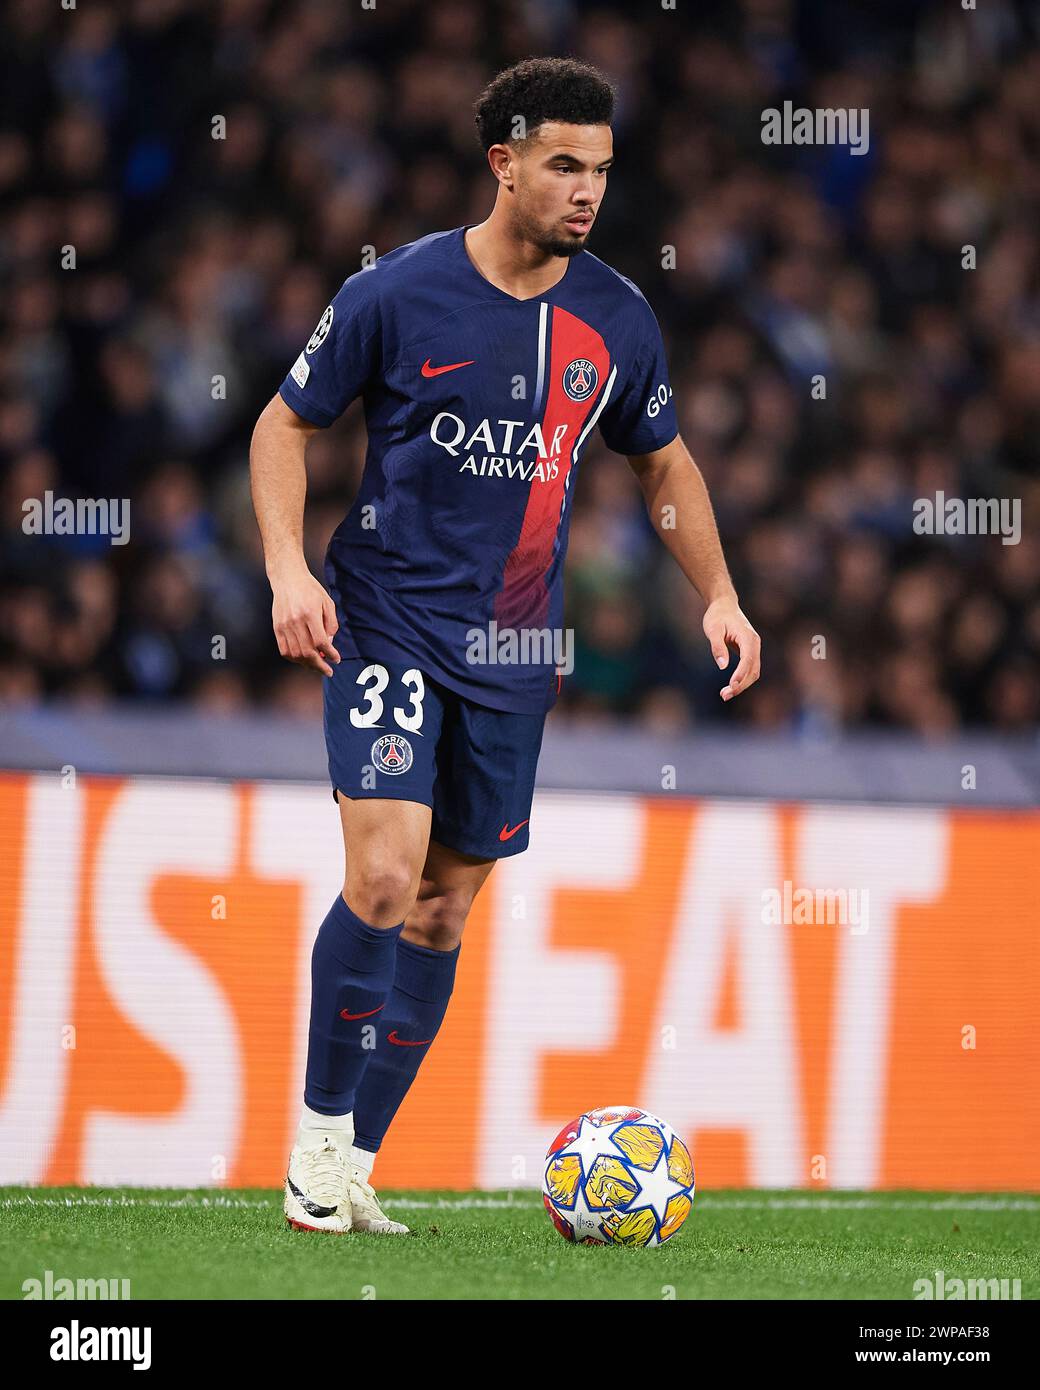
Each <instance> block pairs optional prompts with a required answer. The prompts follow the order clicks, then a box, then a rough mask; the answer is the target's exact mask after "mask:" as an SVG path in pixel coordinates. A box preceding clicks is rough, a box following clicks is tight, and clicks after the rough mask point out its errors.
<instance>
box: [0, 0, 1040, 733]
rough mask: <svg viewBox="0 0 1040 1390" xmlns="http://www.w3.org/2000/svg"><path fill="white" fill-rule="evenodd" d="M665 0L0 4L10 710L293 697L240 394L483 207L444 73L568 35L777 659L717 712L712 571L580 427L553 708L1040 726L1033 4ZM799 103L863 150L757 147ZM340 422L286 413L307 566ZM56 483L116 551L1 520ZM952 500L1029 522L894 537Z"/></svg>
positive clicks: (344, 497)
mask: <svg viewBox="0 0 1040 1390" xmlns="http://www.w3.org/2000/svg"><path fill="white" fill-rule="evenodd" d="M683 9H684V7H683V6H682V5H681V4H680V5H678V6H677V7H676V8H675V9H674V10H669V9H665V8H663V7H662V6H661V5H659V4H657V3H647V4H623V3H617V4H609V3H589V4H582V3H575V2H574V0H527V3H491V0H488V2H487V3H484V2H483V0H438V3H432V2H428V0H378V3H377V4H376V5H375V7H374V8H373V9H364V8H362V6H361V4H360V3H357V4H355V3H347V0H210V2H207V0H126V2H125V3H116V0H91V3H90V4H89V5H80V6H79V7H77V8H76V9H74V10H62V9H61V8H60V7H59V6H57V5H51V6H44V5H41V4H39V3H38V2H37V0H11V2H10V3H9V4H7V6H6V9H5V10H4V12H3V17H2V20H0V48H2V52H3V54H4V58H3V72H2V80H0V284H2V287H3V293H2V299H0V317H2V321H3V331H2V339H0V463H2V483H0V489H2V491H0V545H2V562H0V703H9V702H17V703H33V702H39V701H45V700H66V701H74V702H78V703H79V704H81V705H82V704H92V703H97V702H104V701H106V700H109V699H110V698H112V697H113V696H120V697H134V698H137V699H141V700H169V699H177V700H186V701H190V702H193V703H194V704H195V705H197V706H201V707H203V708H205V709H207V710H209V711H213V712H214V713H218V712H221V711H235V710H239V709H245V708H250V707H257V706H261V705H262V706H265V707H267V708H272V707H273V708H278V709H281V710H283V711H286V712H292V713H297V714H300V715H305V716H308V717H311V716H313V715H315V714H316V713H317V712H318V711H320V702H321V692H320V680H321V678H320V677H319V676H318V675H316V674H315V673H313V672H309V671H305V670H302V669H300V668H297V667H294V666H290V665H288V664H287V663H285V662H283V661H282V660H281V659H280V658H279V656H278V653H277V648H276V645H275V641H274V638H273V635H272V632H271V625H270V591H269V589H268V586H267V583H266V578H265V575H264V569H263V563H262V555H261V551H260V546H259V537H258V534H257V530H256V524H255V521H254V518H253V514H252V509H251V505H250V500H249V490H248V445H249V438H250V433H251V429H252V425H253V423H254V421H255V419H256V417H257V415H258V413H259V412H260V410H261V409H262V408H263V406H264V404H265V402H266V401H267V400H268V399H269V398H270V397H271V395H272V394H273V393H274V392H275V390H276V389H277V387H278V384H279V382H280V381H281V379H282V378H283V376H284V375H285V373H286V372H287V370H288V368H289V367H290V366H291V364H292V362H293V361H294V359H295V357H296V356H297V354H298V353H299V351H300V349H301V346H302V345H303V343H304V342H305V341H306V340H307V338H308V336H309V334H310V333H311V331H312V329H313V327H314V325H315V323H316V321H317V319H318V317H319V315H320V314H321V312H322V310H323V308H324V307H325V305H326V303H327V302H328V300H329V299H330V298H331V296H332V294H333V293H334V291H335V290H336V289H337V288H338V286H339V285H340V284H341V283H342V281H343V280H344V279H345V278H346V277H347V276H348V275H350V274H352V273H353V272H354V271H355V270H357V269H358V268H360V266H361V264H362V258H363V255H364V254H365V248H366V247H374V249H375V252H376V253H377V254H381V253H383V252H385V251H388V250H390V249H392V248H393V247H395V246H398V245H400V244H402V243H405V242H408V241H412V240H414V239H416V238H418V237H421V236H424V235H426V234H427V233H428V232H431V231H436V230H442V229H446V228H449V227H454V226H458V225H460V224H462V223H464V222H465V223H474V222H479V221H482V220H483V218H484V217H485V216H486V215H487V213H488V212H489V211H490V208H491V204H492V201H493V196H494V191H495V189H494V183H493V179H492V176H491V174H490V171H489V170H488V168H487V165H486V162H485V160H484V157H483V155H482V152H481V150H480V149H479V147H478V145H477V142H476V140H475V138H474V127H473V117H472V101H473V100H474V99H475V98H476V96H477V95H478V94H479V92H480V91H481V89H482V88H483V86H484V85H485V84H486V82H487V81H488V80H489V79H490V78H491V77H492V76H493V75H494V73H495V72H496V71H498V70H499V69H500V68H501V67H504V66H507V65H508V64H509V63H511V62H513V61H515V60H516V59H517V58H520V57H523V56H526V55H527V54H538V53H558V54H567V55H570V56H575V57H582V58H585V59H587V60H589V61H591V62H593V63H595V64H597V65H598V66H599V67H601V68H602V69H603V71H604V72H605V73H606V74H607V76H608V77H609V78H610V79H611V80H612V81H613V82H614V83H615V84H616V86H617V89H618V95H619V100H618V111H617V117H616V120H615V123H614V142H615V154H616V164H615V167H614V169H613V170H612V171H611V174H610V178H609V188H608V193H607V197H606V201H605V203H604V205H603V208H602V211H601V214H600V216H599V219H598V221H597V224H596V227H595V229H594V231H593V234H592V236H591V238H590V241H589V250H590V251H591V252H593V253H594V254H596V255H598V256H600V257H601V258H602V259H603V260H605V261H607V262H608V264H611V265H613V266H615V267H616V268H617V269H618V270H620V271H621V272H622V273H624V274H626V275H628V276H630V277H631V278H632V279H634V280H635V282H636V283H637V284H638V285H639V286H640V288H641V289H642V290H643V292H644V293H645V294H646V296H647V298H648V299H649V301H650V303H651V305H652V307H653V308H654V310H655V312H656V314H657V316H658V319H659V321H660V323H661V327H662V330H663V333H664V336H665V341H666V344H667V346H668V351H669V360H670V365H671V374H672V384H673V388H674V392H675V399H676V404H677V408H678V416H679V421H680V427H681V430H682V433H683V436H684V438H685V440H686V442H687V444H688V446H689V448H690V450H691V452H692V453H693V455H694V457H695V458H696V459H697V461H698V463H699V465H700V467H701V469H702V470H703V472H704V474H705V477H706V479H707V481H708V485H709V487H710V489H711V493H712V498H713V501H714V505H715V508H716V512H717V516H718V521H719V526H720V530H721V533H722V537H723V542H724V545H725V548H726V553H727V557H728V559H729V562H730V566H731V569H732V571H733V574H734V578H735V581H736V584H737V588H738V592H739V594H740V597H741V602H742V605H743V607H744V609H745V611H746V612H747V614H748V615H749V617H750V618H751V621H752V622H753V623H754V624H755V626H756V627H757V628H758V629H759V631H760V632H761V633H762V637H763V656H764V665H763V678H762V682H761V684H760V685H759V686H758V687H757V688H756V689H755V690H754V691H753V692H751V693H750V694H749V695H748V696H747V697H746V698H745V699H743V700H739V701H737V702H736V703H735V704H734V705H723V703H722V702H721V701H720V700H719V697H718V688H719V685H720V680H719V673H718V671H717V670H716V669H715V667H714V664H713V662H712V660H711V657H710V653H709V651H708V648H707V644H706V642H705V640H704V637H703V635H702V633H701V614H702V609H701V605H700V603H699V601H698V600H697V597H696V595H695V594H694V593H692V591H691V590H690V588H689V586H688V585H687V584H686V582H685V580H684V579H683V578H682V576H681V574H680V573H679V571H678V569H677V568H676V566H675V564H674V562H673V561H672V560H671V558H670V557H669V556H668V554H667V552H666V551H665V549H664V547H663V546H662V545H661V544H660V542H659V541H658V539H657V538H656V536H655V535H654V533H653V530H652V528H651V526H650V524H649V522H648V520H647V518H646V516H645V512H644V510H643V506H642V498H641V495H640V493H639V491H638V488H637V486H636V483H635V480H634V479H633V477H632V475H631V473H630V471H629V470H628V468H627V465H626V463H625V461H624V459H621V458H618V457H617V456H615V455H612V454H610V453H609V451H607V449H606V448H605V446H604V445H603V444H602V442H601V441H600V440H599V437H598V435H596V436H595V437H594V438H595V442H594V443H592V444H591V445H590V447H589V448H588V451H587V453H586V455H585V457H584V459H583V461H582V464H581V467H580V473H579V477H578V484H577V488H576V494H575V499H574V504H573V505H574V513H573V517H572V527H571V538H570V556H569V562H568V589H567V594H568V609H567V622H568V624H569V625H570V626H572V627H573V629H574V634H575V643H576V652H575V656H576V660H575V669H574V671H573V673H572V674H571V675H570V676H569V677H568V679H567V680H566V681H565V682H564V685H563V692H562V695H561V699H560V703H559V705H558V709H557V715H556V716H555V717H563V718H573V719H576V720H577V719H581V720H583V721H590V720H597V719H613V718H625V719H629V720H635V721H639V722H640V723H642V724H643V725H644V726H649V727H653V728H657V729H660V730H681V729H684V728H687V727H689V726H690V725H692V724H699V723H702V722H705V721H711V720H715V719H722V718H725V719H727V720H733V719H737V720H739V721H743V722H744V723H747V724H751V725H754V726H757V727H760V728H769V729H775V728H787V729H792V730H794V731H796V732H821V733H827V732H829V731H831V730H837V729H844V728H856V727H861V726H865V725H875V726H876V725H887V726H889V727H895V728H901V729H906V730H913V731H916V732H918V733H923V734H933V733H936V734H938V733H943V732H946V731H952V730H954V729H956V728H958V727H970V726H978V725H989V726H991V727H994V728H996V729H1000V730H1007V731H1027V730H1030V729H1032V728H1034V727H1035V724H1036V721H1037V719H1038V717H1040V680H1038V667H1040V542H1038V531H1037V525H1036V523H1037V519H1038V513H1040V484H1038V479H1040V466H1038V465H1040V102H1038V100H1037V93H1038V92H1040V47H1038V32H1037V23H1038V12H1037V9H1036V7H1035V6H1031V7H1030V6H1021V7H1020V6H1018V5H1016V4H1014V3H1012V0H987V3H986V4H985V5H980V6H979V7H978V9H977V10H976V11H974V12H972V11H964V10H962V9H961V7H960V6H959V5H956V4H954V5H950V4H948V3H942V4H938V3H936V4H932V3H917V2H916V0H899V3H896V2H895V0H876V2H875V3H871V4H867V3H856V2H855V0H847V3H842V2H841V0H831V3H830V4H826V3H823V0H820V3H808V2H804V3H799V0H739V2H738V0H729V3H726V4H722V3H719V4H715V3H710V2H709V0H705V3H701V4H699V5H698V6H697V7H696V17H695V18H690V17H688V16H686V17H684V15H683V13H682V12H683ZM685 9H686V10H687V11H688V10H689V9H690V7H689V6H687V7H685ZM788 99H789V100H792V101H793V102H794V103H795V105H796V106H798V105H802V106H807V107H810V108H817V107H829V108H839V107H840V108H866V109H867V110H868V111H869V119H870V126H869V134H870V143H869V150H868V151H867V152H865V153H863V154H859V155H854V154H852V153H850V151H849V150H848V149H847V148H842V147H840V146H835V145H830V146H819V147H817V146H792V145H768V144H764V143H763V141H762V138H761V131H762V112H763V110H764V109H766V108H770V107H777V108H779V107H781V106H782V105H783V102H784V101H785V100H788ZM69 248H72V249H73V251H74V263H73V262H72V259H71V256H70V250H69ZM669 248H674V253H673V251H672V250H670V249H669ZM965 248H974V252H971V251H970V250H968V251H966V250H965ZM973 254H974V257H975V260H974V267H972V255H973ZM363 458H364V420H363V415H362V413H361V409H360V406H359V405H355V406H353V407H352V408H351V410H350V411H349V412H348V414H347V415H346V416H345V417H344V418H343V419H342V420H340V421H339V422H338V423H337V424H336V425H335V426H334V427H333V428H332V429H331V430H329V431H321V432H319V433H318V434H317V435H316V436H315V437H314V439H313V441H312V443H311V445H310V452H309V458H308V474H309V484H308V486H309V494H308V507H307V516H306V534H305V545H306V550H307V554H308V557H309V560H310V563H311V566H312V569H313V570H314V572H315V573H316V574H318V575H319V576H320V575H321V572H322V560H323V554H324V548H325V544H326V542H327V539H328V537H329V535H330V534H331V532H332V530H333V529H334V527H335V526H336V525H337V524H338V522H339V521H340V519H341V518H342V515H343V513H344V510H345V508H346V506H347V504H348V503H349V501H350V500H351V498H352V496H353V493H354V490H355V488H356V486H357V482H358V479H359V476H360V471H361V467H362V464H363ZM48 491H50V492H51V493H52V494H53V495H54V496H65V497H72V498H75V497H92V498H117V499H118V498H129V499H131V524H130V534H129V543H128V544H125V545H111V544H110V543H109V539H108V538H107V537H105V536H90V535H75V536H58V535H42V536H41V535H27V534H26V532H25V530H24V527H23V521H24V518H25V510H24V503H25V501H26V499H28V498H43V497H44V496H45V495H46V493H47V492H48ZM940 492H941V493H943V494H945V496H946V497H947V498H990V497H999V498H1008V499H1018V500H1019V501H1020V505H1021V509H1022V510H1021V533H1020V539H1019V540H1018V541H1017V543H1015V544H1003V543H1002V539H1001V537H1000V536H960V535H920V534H918V533H917V532H916V531H915V530H914V517H915V510H914V503H915V499H920V498H930V499H934V498H935V496H936V494H937V493H940ZM218 637H219V638H223V639H224V640H223V642H215V638H218Z"/></svg>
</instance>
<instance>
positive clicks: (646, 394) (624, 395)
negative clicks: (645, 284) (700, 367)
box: [599, 300, 679, 455]
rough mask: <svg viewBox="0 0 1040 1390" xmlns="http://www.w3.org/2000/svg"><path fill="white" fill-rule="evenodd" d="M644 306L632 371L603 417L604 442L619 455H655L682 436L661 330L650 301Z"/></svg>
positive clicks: (605, 409) (600, 419) (640, 317)
mask: <svg viewBox="0 0 1040 1390" xmlns="http://www.w3.org/2000/svg"><path fill="white" fill-rule="evenodd" d="M640 307H641V309H642V313H641V314H640V316H639V320H638V328H637V330H636V347H635V351H634V353H633V358H632V369H631V371H630V372H629V373H628V376H627V377H626V378H625V380H624V382H623V384H622V386H621V390H620V392H619V393H618V394H617V395H615V396H614V398H613V399H612V400H609V401H608V402H607V404H606V406H605V407H604V409H603V412H602V414H601V415H600V418H599V429H600V434H601V435H602V436H603V440H604V443H605V444H606V446H607V448H608V449H613V450H614V452H615V453H618V454H628V455H633V454H650V453H653V451H654V450H655V449H663V448H664V446H665V445H666V444H670V443H671V442H672V440H673V439H674V438H675V436H676V435H677V434H678V433H679V426H678V424H677V423H676V418H675V405H674V403H673V401H672V387H671V383H670V381H669V380H668V363H667V360H666V358H665V351H664V341H663V339H662V338H661V329H660V326H659V324H658V322H657V318H656V316H655V314H654V311H653V310H652V309H651V308H650V305H649V304H647V302H646V300H643V302H642V304H641V306H640Z"/></svg>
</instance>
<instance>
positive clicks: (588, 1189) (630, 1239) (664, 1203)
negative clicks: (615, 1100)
mask: <svg viewBox="0 0 1040 1390" xmlns="http://www.w3.org/2000/svg"><path fill="white" fill-rule="evenodd" d="M693 1186H694V1184H693V1160H692V1159H691V1158H690V1151H689V1149H688V1148H687V1147H686V1145H685V1144H684V1143H683V1141H682V1140H681V1139H680V1138H679V1136H678V1135H677V1134H676V1133H675V1131H674V1130H673V1129H672V1127H671V1126H670V1125H666V1124H665V1122H664V1121H663V1120H659V1119H658V1118H657V1116H656V1115H651V1114H649V1113H648V1112H647V1111H645V1110H638V1109H636V1108H635V1107H634V1106H628V1105H614V1106H607V1107H605V1108H604V1109H601V1110H590V1111H588V1112H587V1113H586V1114H584V1115H579V1117H578V1118H577V1119H576V1120H574V1121H572V1123H571V1124H569V1125H564V1127H563V1129H561V1130H560V1132H559V1134H558V1135H557V1136H556V1138H555V1139H554V1140H553V1142H552V1144H551V1145H550V1146H549V1152H548V1153H547V1154H546V1156H545V1171H544V1173H543V1175H542V1201H543V1202H544V1203H545V1210H546V1211H547V1212H548V1213H549V1216H550V1219H551V1220H552V1223H553V1225H554V1226H555V1227H556V1229H557V1230H558V1231H559V1233H560V1235H561V1236H563V1237H564V1238H565V1239H566V1240H573V1241H577V1242H578V1243H579V1244H582V1245H640V1246H642V1245H663V1244H664V1242H665V1241H666V1240H670V1239H671V1237H672V1236H674V1235H675V1233H676V1231H677V1230H678V1229H679V1227H680V1226H681V1225H682V1224H683V1222H684V1221H685V1220H686V1218H687V1216H689V1214H690V1210H691V1208H692V1207H693Z"/></svg>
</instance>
